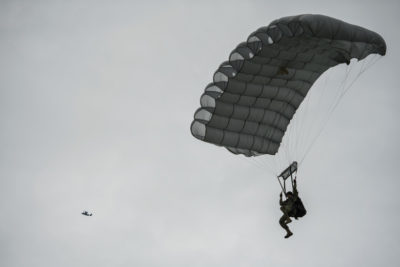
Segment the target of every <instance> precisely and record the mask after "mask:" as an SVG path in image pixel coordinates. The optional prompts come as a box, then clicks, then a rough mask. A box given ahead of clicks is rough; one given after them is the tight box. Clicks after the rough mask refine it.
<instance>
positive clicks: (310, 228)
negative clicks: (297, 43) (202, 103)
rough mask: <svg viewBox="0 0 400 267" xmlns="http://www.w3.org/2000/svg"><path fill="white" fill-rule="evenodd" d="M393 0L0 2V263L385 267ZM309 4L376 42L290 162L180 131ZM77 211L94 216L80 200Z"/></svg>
mask: <svg viewBox="0 0 400 267" xmlns="http://www.w3.org/2000/svg"><path fill="white" fill-rule="evenodd" d="M399 10H400V5H399V3H398V2H397V1H395V0H393V1H377V0H374V1H372V0H371V1H361V0H360V1H321V0H315V1H298V0H294V1H246V2H245V1H236V2H235V1H197V2H194V1H146V4H144V1H143V2H139V1H82V0H81V1H4V0H3V1H1V2H0V59H1V60H0V125H1V131H0V147H1V149H0V265H1V266H7V267H24V266H29V267H34V266H40V267H46V266H59V267H63V266H65V267H67V266H146V267H148V266H149V267H150V266H163V267H165V266H173V267H177V266H218V267H222V266H229V267H231V266H246V267H247V266H254V267H258V266H293V265H294V264H295V263H296V264H297V266H308V267H309V266H328V267H329V266H344V267H345V266H365V267H368V266H385V267H390V266H397V264H398V255H399V253H400V231H399V230H398V227H397V224H398V220H399V218H400V215H399V214H398V213H397V212H398V211H399V210H400V199H399V197H398V196H397V195H396V194H397V192H398V188H399V187H400V182H399V179H398V174H397V172H398V170H397V167H398V165H399V164H400V156H399V152H398V151H399V149H400V142H399V141H398V139H397V137H398V136H399V135H400V125H399V122H398V115H399V114H400V106H399V105H398V99H399V98H400V92H399V90H398V88H399V87H400V82H399V79H398V76H399V74H400V73H399V70H398V67H397V65H398V64H397V63H398V61H399V60H400V53H399V51H398V49H397V48H398V47H400V38H399V37H398V26H399V25H400V19H399V16H398V11H399ZM302 13H319V14H325V15H329V16H332V17H336V18H339V19H342V20H344V21H347V22H349V23H353V24H357V25H361V26H363V27H366V28H369V29H371V30H373V31H376V32H378V33H380V34H381V35H382V36H383V37H384V38H385V40H386V42H387V45H388V53H387V56H386V57H384V58H382V59H381V60H379V61H378V62H377V63H376V64H375V65H374V66H373V67H372V68H370V69H369V70H368V71H367V72H365V73H364V75H363V76H361V77H360V78H359V80H358V81H357V82H356V83H355V84H354V86H353V88H352V89H351V90H350V91H349V93H348V94H347V95H346V97H345V98H344V99H343V100H342V101H341V103H340V104H339V106H338V107H337V109H336V111H335V113H334V114H333V116H332V118H331V120H330V122H329V124H328V125H327V127H326V128H325V130H324V131H323V133H322V135H321V136H320V138H319V139H318V140H317V142H316V143H315V145H314V147H313V149H312V150H311V152H310V153H309V154H308V156H307V158H306V160H305V161H304V164H303V165H302V169H301V175H300V176H299V187H300V188H299V190H300V193H301V194H302V198H303V201H304V202H305V204H306V207H307V209H308V214H307V216H305V217H304V218H302V219H301V220H299V221H295V222H294V223H292V224H291V225H290V226H291V228H292V230H293V231H294V236H293V237H291V238H290V239H289V240H285V239H283V235H284V231H283V229H281V228H280V226H279V224H278V219H279V217H280V211H279V206H278V195H279V185H278V183H277V182H276V179H275V178H274V177H273V176H271V175H269V174H268V173H266V172H265V171H263V170H261V169H259V168H256V167H255V166H254V165H253V164H249V162H248V161H246V160H244V159H243V158H242V157H237V156H234V155H232V154H230V153H229V152H227V151H226V150H225V149H222V148H219V147H217V146H214V145H209V144H206V143H203V142H200V141H198V140H196V139H195V138H193V137H192V136H191V134H190V129H189V127H190V123H191V121H192V117H193V113H194V111H195V110H196V109H197V107H198V106H199V97H200V95H201V93H202V91H203V89H204V87H205V86H206V85H207V84H208V83H209V82H210V81H211V80H212V74H213V72H214V71H215V70H216V68H217V67H218V65H219V64H220V63H221V62H222V61H224V60H226V59H227V58H228V55H229V52H230V51H231V50H232V49H233V48H234V47H235V46H236V45H237V44H238V43H240V42H241V41H244V40H245V39H246V38H247V36H248V35H249V34H250V33H251V32H252V31H254V30H256V29H257V28H259V27H261V26H265V25H268V24H269V23H270V22H271V21H272V20H274V19H276V18H280V17H283V16H288V15H296V14H302ZM84 209H88V210H90V211H93V212H94V216H93V217H84V216H81V215H80V212H81V211H82V210H84Z"/></svg>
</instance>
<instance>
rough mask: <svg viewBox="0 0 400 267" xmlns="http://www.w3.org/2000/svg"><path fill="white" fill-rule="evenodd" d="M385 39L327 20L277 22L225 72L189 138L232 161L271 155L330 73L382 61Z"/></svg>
mask: <svg viewBox="0 0 400 267" xmlns="http://www.w3.org/2000/svg"><path fill="white" fill-rule="evenodd" d="M385 53H386V44H385V41H384V40H383V38H382V37H381V36H380V35H379V34H377V33H375V32H372V31H370V30H367V29H364V28H362V27H359V26H356V25H351V24H348V23H345V22H343V21H340V20H337V19H334V18H330V17H327V16H322V15H299V16H291V17H284V18H281V19H278V20H275V21H273V22H272V23H271V24H270V25H269V26H267V27H262V28H260V29H258V30H257V31H255V32H254V33H252V34H251V35H250V36H249V38H248V39H247V42H243V43H241V44H239V45H238V46H237V47H236V49H234V50H233V51H232V53H231V54H230V56H229V61H226V62H224V63H222V64H221V65H220V67H219V68H218V70H217V71H216V72H215V74H214V77H213V82H212V83H210V84H209V85H208V86H207V87H206V89H205V91H204V93H203V94H202V96H201V98H200V104H201V107H200V108H199V109H198V110H197V111H196V112H195V115H194V121H193V122H192V124H191V132H192V135H193V136H194V137H196V138H198V139H200V140H202V141H205V142H209V143H213V144H216V145H219V146H224V147H226V148H227V149H228V150H229V151H231V152H232V153H235V154H244V155H246V156H257V155H262V154H271V155H274V154H276V153H277V152H278V149H279V146H280V144H281V142H282V138H283V136H284V134H285V131H286V129H287V127H288V125H289V122H290V120H291V119H292V118H293V115H294V114H295V112H296V110H297V109H298V107H299V105H300V104H301V103H302V101H303V100H304V98H305V97H306V95H307V93H308V91H309V90H310V88H311V87H312V85H313V83H314V82H315V81H316V80H317V79H318V77H319V76H320V75H321V74H322V73H324V72H325V71H326V70H328V69H329V68H331V67H334V66H336V65H338V64H341V63H346V64H349V63H350V60H351V59H352V58H355V59H358V60H362V59H364V58H366V57H367V56H368V55H370V54H379V55H382V56H383V55H385Z"/></svg>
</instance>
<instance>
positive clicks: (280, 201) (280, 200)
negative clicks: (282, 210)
mask: <svg viewBox="0 0 400 267" xmlns="http://www.w3.org/2000/svg"><path fill="white" fill-rule="evenodd" d="M279 205H281V206H282V205H283V201H282V193H280V194H279Z"/></svg>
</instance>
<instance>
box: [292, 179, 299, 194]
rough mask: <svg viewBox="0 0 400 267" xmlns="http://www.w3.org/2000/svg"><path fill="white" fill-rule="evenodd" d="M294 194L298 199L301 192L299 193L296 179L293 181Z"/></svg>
mask: <svg viewBox="0 0 400 267" xmlns="http://www.w3.org/2000/svg"><path fill="white" fill-rule="evenodd" d="M293 194H294V196H295V197H297V196H298V195H299V192H298V191H297V182H296V178H295V179H294V180H293Z"/></svg>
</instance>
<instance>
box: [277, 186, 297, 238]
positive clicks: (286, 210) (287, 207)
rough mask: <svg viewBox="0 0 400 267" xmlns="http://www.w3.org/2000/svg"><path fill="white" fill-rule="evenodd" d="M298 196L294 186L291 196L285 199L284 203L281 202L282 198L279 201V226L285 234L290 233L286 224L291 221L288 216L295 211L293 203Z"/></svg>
mask: <svg viewBox="0 0 400 267" xmlns="http://www.w3.org/2000/svg"><path fill="white" fill-rule="evenodd" d="M298 195H299V192H297V189H296V186H294V187H293V195H292V196H291V197H289V198H287V199H286V200H285V201H282V198H281V199H279V204H280V205H281V211H282V212H283V215H282V217H281V218H280V219H279V224H280V225H281V226H282V228H283V229H285V230H286V232H287V233H290V229H289V226H287V224H288V223H289V222H290V221H291V220H290V217H289V214H290V213H293V209H295V202H296V199H297V197H298Z"/></svg>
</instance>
